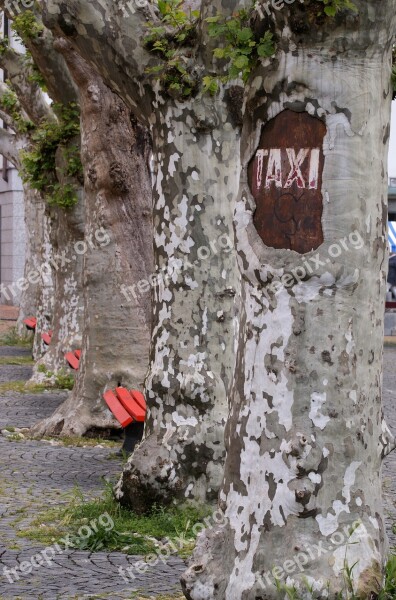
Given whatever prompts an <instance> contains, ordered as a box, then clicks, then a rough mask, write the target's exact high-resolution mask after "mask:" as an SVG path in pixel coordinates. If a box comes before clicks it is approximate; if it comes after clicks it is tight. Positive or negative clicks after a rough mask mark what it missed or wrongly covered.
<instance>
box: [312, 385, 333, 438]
mask: <svg viewBox="0 0 396 600" xmlns="http://www.w3.org/2000/svg"><path fill="white" fill-rule="evenodd" d="M325 402H326V393H322V394H319V393H317V392H314V393H313V394H311V410H310V411H309V418H310V419H311V421H312V423H313V424H314V425H315V426H316V427H319V429H321V430H322V431H323V429H324V428H325V427H326V425H327V423H328V422H329V421H330V417H327V416H326V415H323V414H322V412H321V410H322V406H323V404H324V403H325Z"/></svg>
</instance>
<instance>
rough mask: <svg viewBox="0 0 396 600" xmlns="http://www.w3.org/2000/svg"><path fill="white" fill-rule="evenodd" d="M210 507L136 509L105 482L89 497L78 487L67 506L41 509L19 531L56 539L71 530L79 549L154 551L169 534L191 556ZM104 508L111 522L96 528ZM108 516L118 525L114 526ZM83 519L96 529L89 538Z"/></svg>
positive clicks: (182, 553)
mask: <svg viewBox="0 0 396 600" xmlns="http://www.w3.org/2000/svg"><path fill="white" fill-rule="evenodd" d="M210 511H211V509H210V508H209V507H192V506H185V507H170V508H161V507H154V508H153V510H152V511H151V513H149V514H148V515H144V516H142V515H137V514H135V513H133V512H132V511H130V510H128V509H126V508H124V507H122V506H120V505H119V504H118V502H116V501H115V500H114V498H113V492H112V486H111V485H110V484H108V483H106V487H105V491H104V493H103V495H102V497H100V498H96V499H90V500H87V499H85V498H84V497H83V495H82V493H81V492H80V491H79V490H78V489H76V490H75V491H74V493H73V495H72V497H71V498H69V499H68V503H67V505H66V506H61V507H57V508H55V509H51V510H49V511H47V512H46V513H44V514H41V515H39V516H38V517H37V518H36V519H34V520H33V521H32V522H31V527H29V529H28V530H25V531H23V530H22V531H20V532H19V533H18V535H20V536H21V537H27V538H28V539H30V540H37V541H40V542H42V543H44V544H51V543H54V538H55V540H59V539H60V538H61V537H63V535H65V534H70V536H71V539H72V540H73V544H74V547H75V548H77V549H79V550H90V551H93V552H95V551H101V550H109V551H121V552H124V553H125V554H131V555H146V554H150V553H152V552H155V549H156V548H158V547H159V546H161V545H162V544H163V543H166V540H170V541H173V542H174V544H175V547H176V548H177V549H178V555H179V556H181V557H182V558H187V557H188V556H190V555H191V552H192V550H193V548H194V545H195V539H196V534H195V533H194V531H193V528H194V525H195V524H197V523H201V522H202V521H203V519H204V518H205V517H207V516H208V515H209V514H210ZM105 514H106V515H107V516H106V522H105V523H104V525H103V526H98V527H97V531H96V532H95V531H94V530H93V529H94V528H92V526H91V527H90V523H92V522H94V521H95V522H96V523H99V524H100V523H101V517H102V519H103V515H105ZM109 522H110V523H112V524H114V526H113V527H109ZM83 525H86V526H88V527H90V528H91V535H90V536H89V537H88V538H85V539H83V538H82V537H81V535H80V534H79V529H80V527H82V526H83ZM180 540H183V543H182V544H181V542H180ZM180 546H182V547H180Z"/></svg>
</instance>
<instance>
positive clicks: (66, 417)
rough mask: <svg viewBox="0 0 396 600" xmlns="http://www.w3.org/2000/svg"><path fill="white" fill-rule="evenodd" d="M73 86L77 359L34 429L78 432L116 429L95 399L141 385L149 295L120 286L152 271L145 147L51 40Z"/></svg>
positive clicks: (100, 88) (112, 101)
mask: <svg viewBox="0 0 396 600" xmlns="http://www.w3.org/2000/svg"><path fill="white" fill-rule="evenodd" d="M58 47H59V49H60V50H61V51H62V52H63V53H64V55H65V58H66V61H67V63H68V65H69V67H70V70H71V73H72V74H73V76H74V78H75V81H76V83H77V85H78V88H79V91H80V106H81V123H82V160H83V166H84V173H85V189H84V191H85V243H86V244H87V246H88V251H87V252H86V253H85V254H84V325H83V332H82V333H83V343H82V359H81V361H80V368H79V371H78V374H77V378H76V384H75V387H74V389H73V391H72V393H71V394H70V396H69V398H68V399H67V400H66V402H65V403H64V404H63V405H62V406H60V407H59V409H58V410H57V411H56V412H55V413H54V414H53V415H52V416H51V417H50V418H49V419H47V420H46V421H44V422H42V423H40V424H39V425H38V426H36V427H35V432H36V433H40V434H44V433H46V434H48V433H53V432H56V433H60V434H61V435H69V434H77V435H83V434H84V433H86V432H87V431H88V430H92V429H104V428H108V427H113V428H115V427H119V425H118V424H117V423H116V421H115V420H114V418H113V417H112V415H111V413H110V411H109V410H108V409H107V406H106V404H105V402H104V400H103V392H104V391H105V390H106V389H110V388H114V387H116V386H118V385H122V386H125V387H127V388H129V389H141V390H142V389H143V382H144V378H145V375H146V371H147V366H148V354H149V344H150V328H151V301H150V294H148V295H147V296H146V297H144V298H142V299H140V300H139V299H138V301H137V302H132V301H129V302H128V301H127V300H126V298H125V295H123V294H122V289H124V288H131V287H133V286H134V285H135V286H136V284H137V283H138V282H139V281H148V280H149V278H150V275H151V273H152V270H153V249H152V241H151V240H152V201H151V181H150V173H149V156H150V144H149V139H148V136H147V134H146V132H145V131H144V129H143V128H142V127H140V126H139V125H138V124H137V123H136V122H135V119H134V118H132V117H131V114H130V111H129V110H128V109H127V107H126V106H125V104H124V103H123V101H122V100H121V99H120V98H119V97H118V96H117V95H115V94H114V93H113V92H112V91H111V90H110V89H109V88H108V87H107V86H106V85H105V84H104V83H103V80H102V78H101V77H100V75H97V74H96V73H95V72H94V71H93V70H92V68H91V67H89V66H88V64H87V63H85V61H84V60H82V59H81V58H80V57H79V56H78V55H77V54H76V53H75V52H74V51H73V49H72V48H70V47H69V45H68V44H67V42H64V43H63V44H62V43H61V42H59V43H58Z"/></svg>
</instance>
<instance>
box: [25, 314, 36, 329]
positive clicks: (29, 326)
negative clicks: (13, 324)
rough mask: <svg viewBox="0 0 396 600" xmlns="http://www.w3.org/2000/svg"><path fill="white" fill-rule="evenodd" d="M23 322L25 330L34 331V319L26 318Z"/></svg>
mask: <svg viewBox="0 0 396 600" xmlns="http://www.w3.org/2000/svg"><path fill="white" fill-rule="evenodd" d="M23 322H24V323H25V325H26V327H27V329H29V331H34V330H35V329H36V326H37V319H36V317H27V318H26V319H23Z"/></svg>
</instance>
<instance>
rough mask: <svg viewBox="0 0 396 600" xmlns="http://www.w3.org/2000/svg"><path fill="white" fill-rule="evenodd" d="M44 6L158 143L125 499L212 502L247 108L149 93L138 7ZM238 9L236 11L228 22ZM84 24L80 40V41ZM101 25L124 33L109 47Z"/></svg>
mask: <svg viewBox="0 0 396 600" xmlns="http://www.w3.org/2000/svg"><path fill="white" fill-rule="evenodd" d="M245 4H246V6H248V4H249V3H248V2H247V1H246V3H245ZM42 6H43V10H44V18H45V22H46V24H47V25H48V26H49V27H51V28H53V29H54V30H55V31H56V32H57V33H60V34H62V35H64V36H66V37H70V39H71V41H72V43H73V44H74V46H75V47H76V48H77V49H78V51H79V52H80V53H81V54H82V55H83V56H84V58H86V60H88V61H89V62H90V63H91V64H94V65H95V67H96V68H97V69H98V71H99V72H100V73H101V75H102V76H103V77H104V79H105V81H106V82H108V83H109V85H111V86H112V88H113V89H115V90H116V91H117V92H118V93H119V94H120V95H121V96H122V97H123V98H124V100H125V101H126V103H127V104H128V106H130V108H131V110H133V111H134V113H135V114H136V115H137V117H138V118H139V119H141V120H142V122H143V123H144V124H146V125H149V126H150V129H151V133H152V138H153V153H154V171H155V182H154V232H155V254H156V271H157V274H158V273H159V274H160V276H159V278H157V282H155V283H153V284H152V285H153V287H154V295H155V299H154V302H155V306H154V333H153V345H152V352H151V364H150V371H149V374H148V377H147V382H146V395H147V400H148V404H149V410H148V416H147V422H146V432H145V438H144V440H143V442H142V444H141V445H140V446H139V448H138V449H137V450H136V451H135V453H134V455H133V456H132V457H131V459H130V461H129V463H128V465H127V468H126V469H125V473H124V475H123V477H122V479H121V481H120V482H119V485H118V487H117V496H118V498H119V499H120V501H121V502H123V503H125V504H131V505H133V507H134V510H148V509H149V508H150V506H151V504H152V503H153V502H158V501H163V502H170V501H172V500H173V499H176V498H177V499H179V500H180V499H182V500H185V499H191V500H194V499H195V500H198V501H212V500H213V499H214V498H215V497H216V495H217V491H218V489H219V485H220V482H221V477H222V471H223V464H224V426H225V422H226V419H227V415H228V404H227V391H228V389H229V386H230V382H231V377H232V372H233V368H234V365H235V353H234V343H235V338H236V335H237V330H238V319H237V304H238V302H237V301H239V298H240V291H239V276H238V273H237V269H236V253H235V250H234V247H233V243H232V242H231V240H232V239H233V227H232V213H233V208H234V201H235V198H236V192H237V187H238V178H239V169H240V160H239V128H238V123H236V122H235V121H237V120H238V115H239V111H240V98H239V96H238V93H236V95H235V96H233V95H232V93H230V91H231V90H230V89H226V90H223V91H222V93H221V95H220V96H219V98H215V99H211V98H207V99H206V98H203V97H202V96H199V97H198V98H197V99H195V100H189V101H186V102H183V103H182V102H178V101H175V100H173V99H171V98H169V97H167V95H166V93H165V94H162V93H159V94H157V93H156V91H155V90H153V82H152V79H151V78H149V77H148V76H147V75H146V74H145V68H146V67H147V66H148V65H149V64H153V55H152V54H150V53H149V52H147V51H146V49H145V48H144V46H143V44H142V43H141V41H140V40H141V38H142V37H143V36H144V34H145V31H146V26H145V23H146V20H147V19H152V20H154V21H155V20H156V19H157V16H156V14H155V7H154V6H152V5H151V4H147V5H146V6H144V7H138V6H136V5H135V3H133V2H131V3H127V4H125V6H122V7H121V6H119V7H117V9H116V10H115V6H114V3H112V2H110V1H107V2H101V3H100V4H99V3H98V2H90V3H89V5H87V4H86V3H85V2H82V1H81V0H74V1H73V2H71V3H70V2H68V3H66V2H64V1H62V0H48V1H45V2H42ZM216 7H217V8H220V9H221V8H222V3H221V2H220V0H218V1H216V2H210V3H209V2H203V3H202V10H203V16H204V17H205V16H206V15H209V14H211V11H213V10H214V9H215V8H216ZM235 7H236V3H235V2H230V4H229V6H227V7H226V9H225V12H226V13H227V14H230V13H232V11H233V10H234V8H235ZM81 22H84V27H85V30H86V35H84V36H80V35H78V30H79V27H80V23H81ZM103 22H105V23H106V26H108V27H111V28H112V29H113V30H114V31H117V35H115V36H113V37H109V36H108V35H107V33H106V31H105V29H104V28H103ZM204 29H205V28H204ZM211 48H212V43H211V42H210V41H209V40H208V39H207V36H206V32H205V31H203V32H202V47H201V48H200V49H199V51H198V52H197V53H196V55H195V56H194V58H190V59H189V68H190V69H191V70H192V71H195V72H196V74H197V76H199V73H200V72H202V69H204V67H208V68H210V69H213V68H214V66H213V64H212V63H213V56H212V52H211ZM220 238H221V239H220ZM230 242H231V243H230ZM221 244H223V248H221ZM161 274H162V275H161ZM157 277H158V275H157ZM158 279H159V282H158Z"/></svg>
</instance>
